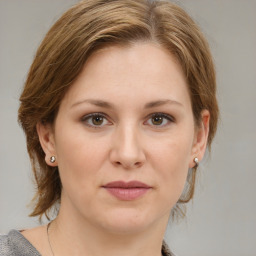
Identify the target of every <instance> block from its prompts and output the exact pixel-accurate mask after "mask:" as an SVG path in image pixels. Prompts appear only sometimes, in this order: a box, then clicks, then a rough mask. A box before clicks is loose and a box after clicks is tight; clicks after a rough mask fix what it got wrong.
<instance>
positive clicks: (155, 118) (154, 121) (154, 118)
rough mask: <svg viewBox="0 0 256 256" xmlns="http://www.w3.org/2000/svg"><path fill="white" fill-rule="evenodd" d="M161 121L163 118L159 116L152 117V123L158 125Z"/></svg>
mask: <svg viewBox="0 0 256 256" xmlns="http://www.w3.org/2000/svg"><path fill="white" fill-rule="evenodd" d="M162 122H163V118H162V117H161V116H155V117H153V124H156V125H160V124H162Z"/></svg>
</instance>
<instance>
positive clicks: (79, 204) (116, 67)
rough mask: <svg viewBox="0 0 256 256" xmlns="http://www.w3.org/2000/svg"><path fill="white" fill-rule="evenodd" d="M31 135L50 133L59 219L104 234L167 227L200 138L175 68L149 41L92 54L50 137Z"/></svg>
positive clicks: (203, 136) (199, 147) (202, 142)
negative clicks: (59, 185) (56, 169)
mask: <svg viewBox="0 0 256 256" xmlns="http://www.w3.org/2000/svg"><path fill="white" fill-rule="evenodd" d="M203 120H205V118H203ZM203 126H204V125H203ZM203 126H202V127H203ZM38 131H39V135H40V133H44V136H40V137H41V138H42V137H44V138H45V137H47V136H48V135H49V136H48V139H47V141H46V143H42V144H44V145H43V147H44V150H45V152H46V161H47V163H48V164H49V165H54V164H52V163H50V162H49V158H50V156H51V155H55V156H56V158H57V162H56V165H58V167H59V172H60V177H61V181H62V185H63V190H62V198H61V208H60V214H63V215H65V214H66V216H69V217H70V216H73V218H76V219H77V220H80V221H82V222H84V223H87V224H90V225H93V226H96V227H98V228H101V229H105V230H108V231H111V232H134V231H136V230H137V231H138V230H144V229H146V228H149V227H156V226H157V225H159V224H160V223H166V222H167V220H168V217H169V214H170V211H171V209H172V207H173V206H174V205H175V203H176V202H177V200H178V199H179V197H180V195H181V193H182V190H183V187H184V184H185V181H186V177H187V172H188V169H189V168H191V167H193V166H194V163H193V159H194V157H196V156H197V157H199V159H200V158H201V157H202V155H203V152H204V149H205V142H206V138H207V134H206V133H207V129H204V128H201V129H197V130H195V128H194V120H193V114H192V109H191V101H190V97H189V92H188V89H187V84H186V80H185V78H184V75H183V72H182V70H181V67H180V66H179V64H178V63H177V61H175V59H174V57H173V56H172V55H170V54H169V53H167V52H166V51H165V50H164V49H163V48H161V47H160V46H157V45H155V44H151V43H136V44H134V45H132V46H129V47H118V46H112V47H108V48H105V49H103V50H100V51H98V52H96V53H94V54H93V55H92V56H91V57H90V58H89V60H88V61H87V63H86V64H85V66H84V68H83V70H82V72H81V74H80V75H79V76H78V79H77V80H76V81H75V82H74V84H73V85H72V87H71V88H70V90H69V91H68V92H67V94H66V95H65V97H64V99H63V100H62V102H61V105H60V109H59V112H58V115H57V118H56V121H55V126H54V132H53V130H51V129H48V130H47V129H46V128H45V127H41V128H39V129H38ZM40 131H41V132H40ZM47 131H48V132H49V134H48V133H47ZM47 134H48V135H47ZM42 140H44V139H42Z"/></svg>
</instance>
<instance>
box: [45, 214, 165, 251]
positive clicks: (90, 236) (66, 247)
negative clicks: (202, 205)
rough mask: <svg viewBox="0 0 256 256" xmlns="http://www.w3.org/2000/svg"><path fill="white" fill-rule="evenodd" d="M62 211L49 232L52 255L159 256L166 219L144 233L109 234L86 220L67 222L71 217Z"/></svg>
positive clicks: (138, 231)
mask: <svg viewBox="0 0 256 256" xmlns="http://www.w3.org/2000/svg"><path fill="white" fill-rule="evenodd" d="M63 212H64V211H63ZM63 212H62V211H60V213H59V215H58V217H57V218H56V219H55V220H54V221H53V222H52V224H51V226H50V229H49V237H50V240H51V246H52V249H53V252H54V255H55V256H58V255H62V256H65V255H78V256H79V255H85V256H89V255H90V256H99V255H104V256H110V255H111V256H113V255H119V256H144V255H147V256H161V248H162V241H163V236H164V232H165V228H166V225H167V222H168V216H167V218H166V217H165V218H163V220H162V221H161V222H160V223H155V224H152V225H151V226H150V227H148V228H145V229H144V230H137V231H136V232H109V231H107V230H104V229H100V228H98V227H95V226H93V225H92V224H91V223H88V222H87V221H86V220H83V221H81V219H79V218H72V219H71V218H70V217H69V216H72V215H69V216H66V215H65V214H64V213H63Z"/></svg>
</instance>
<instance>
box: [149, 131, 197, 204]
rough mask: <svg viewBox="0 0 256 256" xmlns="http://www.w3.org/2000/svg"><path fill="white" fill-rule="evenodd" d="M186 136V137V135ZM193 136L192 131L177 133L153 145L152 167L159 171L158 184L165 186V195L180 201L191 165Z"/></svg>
mask: <svg viewBox="0 0 256 256" xmlns="http://www.w3.org/2000/svg"><path fill="white" fill-rule="evenodd" d="M184 134H186V135H184ZM192 143H193V134H192V132H191V131H187V133H185V132H184V130H183V132H177V133H175V135H174V134H173V135H172V136H169V137H166V138H165V140H162V141H161V140H160V141H154V142H152V143H151V151H150V152H151V153H150V154H151V156H152V157H151V158H150V157H149V159H151V161H152V162H151V165H152V166H153V169H155V170H157V171H158V175H157V177H158V179H159V180H158V184H165V191H164V192H165V193H167V194H169V195H173V197H174V198H176V199H177V200H178V198H179V196H180V194H181V193H182V191H183V188H184V185H185V182H186V178H187V173H188V170H189V163H190V159H191V149H192Z"/></svg>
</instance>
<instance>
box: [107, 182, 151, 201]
mask: <svg viewBox="0 0 256 256" xmlns="http://www.w3.org/2000/svg"><path fill="white" fill-rule="evenodd" d="M102 187H103V188H104V189H106V190H107V191H108V192H109V193H110V194H111V195H112V196H114V197H116V198H117V199H119V200H122V201H132V200H135V199H137V198H140V197H141V196H143V195H144V194H146V193H147V192H148V191H149V190H151V189H152V187H151V186H149V185H147V184H145V183H142V182H140V181H129V182H124V181H114V182H110V183H107V184H106V185H104V186H102Z"/></svg>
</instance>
